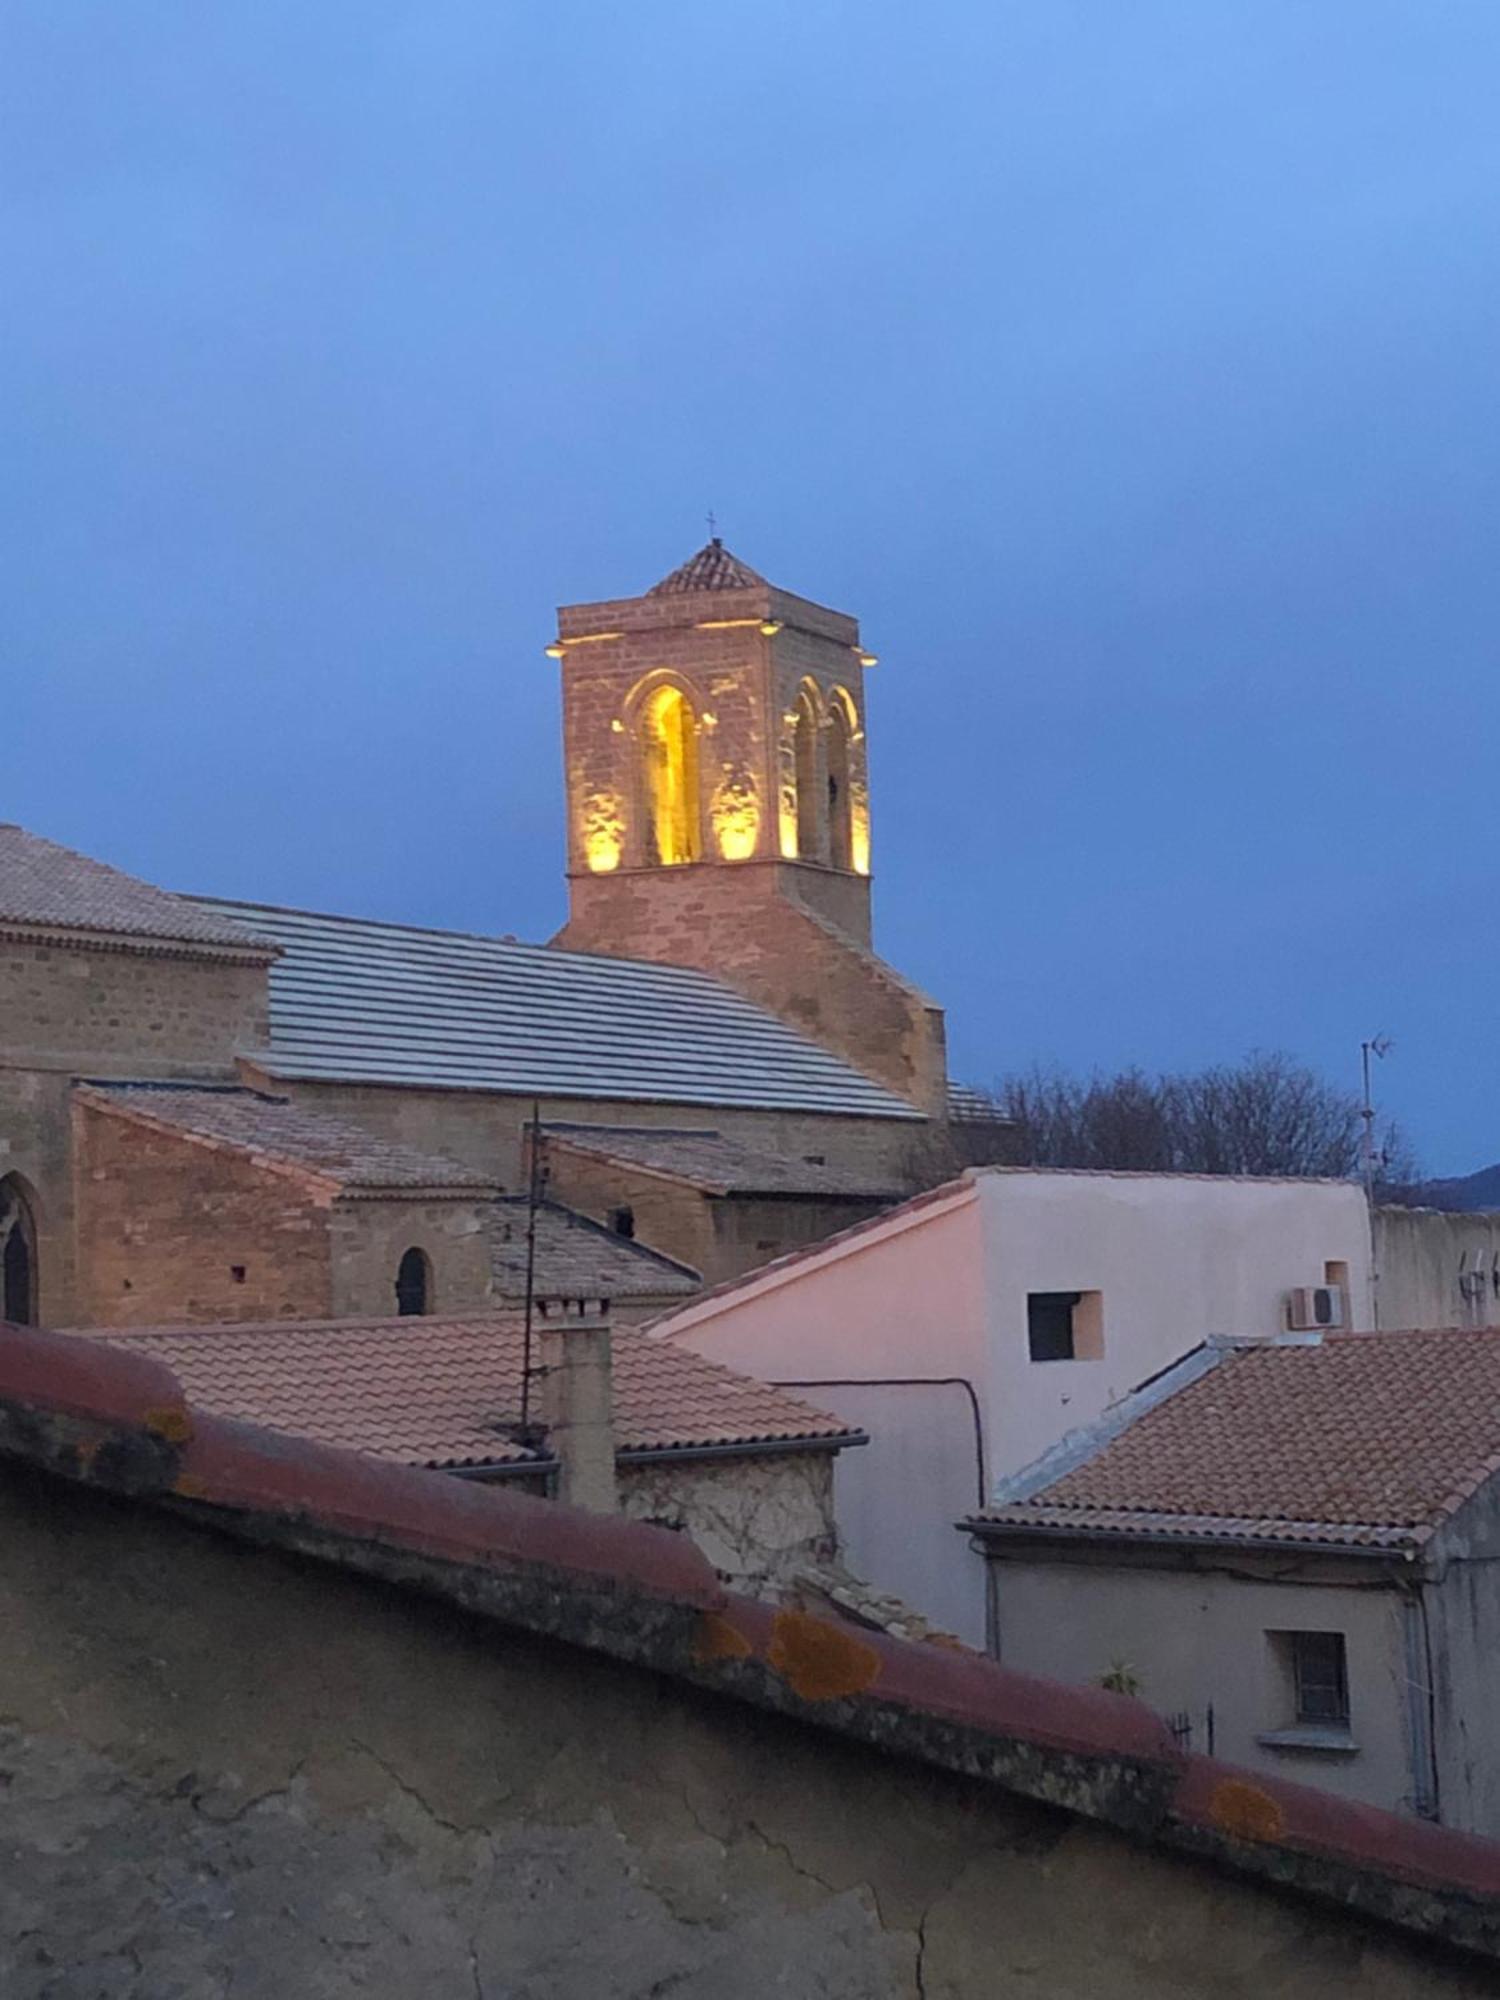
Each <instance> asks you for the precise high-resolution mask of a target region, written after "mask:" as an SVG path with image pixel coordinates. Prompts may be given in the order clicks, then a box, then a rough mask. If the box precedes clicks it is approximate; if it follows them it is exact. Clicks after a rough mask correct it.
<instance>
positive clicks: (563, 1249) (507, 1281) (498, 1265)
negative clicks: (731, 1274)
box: [490, 1194, 703, 1299]
mask: <svg viewBox="0 0 1500 2000" xmlns="http://www.w3.org/2000/svg"><path fill="white" fill-rule="evenodd" d="M530 1221H531V1217H530V1204H529V1203H528V1201H527V1198H526V1196H525V1195H523V1194H511V1195H503V1196H502V1197H501V1198H500V1200H499V1201H497V1202H496V1203H495V1204H494V1222H493V1225H492V1226H491V1229H490V1269H491V1270H492V1271H493V1273H494V1278H495V1290H496V1292H497V1293H498V1295H499V1296H500V1297H501V1298H502V1299H517V1298H524V1297H525V1296H526V1252H527V1243H526V1239H527V1234H528V1231H529V1227H530ZM702 1289H703V1280H702V1278H701V1277H700V1276H699V1274H698V1273H697V1272H696V1271H695V1270H693V1268H692V1266H691V1265H688V1264H679V1263H678V1262H677V1260H676V1258H675V1257H666V1256H663V1254H662V1252H661V1251H660V1250H653V1249H651V1248H650V1247H649V1246H648V1245H647V1244H645V1243H638V1242H636V1240H635V1239H634V1238H633V1237H630V1236H620V1235H618V1234H617V1233H616V1232H615V1231H614V1230H613V1229H606V1228H605V1227H604V1224H603V1223H602V1222H594V1221H591V1220H590V1218H589V1217H588V1216H586V1215H579V1214H578V1213H577V1211H576V1210H574V1209H571V1208H564V1207H563V1205H562V1203H561V1202H556V1201H543V1202H539V1203H538V1205H537V1211H536V1261H535V1265H534V1267H533V1270H532V1291H533V1293H534V1295H535V1296H536V1297H538V1298H564V1299H595V1298H604V1299H659V1298H690V1297H692V1296H693V1295H694V1294H695V1293H697V1292H700V1291H702Z"/></svg>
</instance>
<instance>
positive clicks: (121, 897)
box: [0, 822, 269, 956]
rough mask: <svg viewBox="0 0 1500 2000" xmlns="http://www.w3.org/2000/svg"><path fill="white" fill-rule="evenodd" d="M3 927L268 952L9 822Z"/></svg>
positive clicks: (194, 908) (225, 922) (2, 851)
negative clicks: (21, 927)
mask: <svg viewBox="0 0 1500 2000" xmlns="http://www.w3.org/2000/svg"><path fill="white" fill-rule="evenodd" d="M7 923H10V924H26V925H28V926H30V925H35V926H36V928H37V929H39V930H51V931H58V930H73V931H92V932H94V933H95V934H96V935H98V934H100V933H102V934H104V935H106V936H114V937H130V938H139V939H141V940H143V941H150V942H153V943H161V944H172V945H215V946H220V947H224V948H235V947H237V948H238V949H239V950H240V951H247V950H248V951H250V952H252V953H255V954H256V955H257V956H260V955H267V956H268V955H269V954H268V953H267V952H266V948H265V943H264V940H262V939H257V938H253V937H249V936H247V935H246V933H245V932H244V931H243V930H241V929H240V927H239V925H238V924H237V923H235V922H234V921H233V920H232V919H231V918H229V917H227V916H225V915H223V914H222V913H221V912H220V911H218V910H211V909H207V908H204V907H203V906H202V905H200V904H196V903H190V902H187V901H185V900H184V899H183V898H182V897H180V896H169V895H168V894H167V892H166V891H165V890H164V889H157V888H153V887H152V885H151V883H149V882H142V881H141V880H140V879H139V878H138V877H137V876H135V875H126V874H123V873H122V872H121V870H120V869H118V868H111V867H109V866H108V865H107V864H106V863H105V862H103V861H95V860H93V859H91V858H90V856H88V855H87V854H79V853H77V852H76V851H75V850H74V849H73V848H71V847H60V846H59V845H58V843H57V842H56V841H55V840H43V838H42V837H41V835H40V834H37V833H28V832H27V831H26V829H25V827H23V826H13V825H11V824H9V823H8V822H7V823H3V824H0V925H4V924H7Z"/></svg>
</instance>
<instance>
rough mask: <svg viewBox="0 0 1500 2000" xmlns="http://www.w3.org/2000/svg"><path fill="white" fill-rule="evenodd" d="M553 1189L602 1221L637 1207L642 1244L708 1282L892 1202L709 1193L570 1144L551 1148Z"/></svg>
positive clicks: (554, 1194)
mask: <svg viewBox="0 0 1500 2000" xmlns="http://www.w3.org/2000/svg"><path fill="white" fill-rule="evenodd" d="M547 1163H548V1174H549V1178H548V1193H549V1194H550V1195H551V1196H552V1197H553V1199H554V1200H556V1201H561V1202H566V1204H567V1205H568V1207H569V1208H576V1209H578V1210H579V1211H580V1212H581V1213H582V1214H584V1215H588V1216H592V1217H593V1218H594V1220H595V1221H596V1222H602V1223H605V1224H608V1223H609V1221H610V1218H611V1216H612V1214H613V1212H614V1210H616V1209H617V1208H620V1207H627V1208H629V1210H630V1212H631V1214H632V1216H633V1217H634V1218H635V1233H636V1238H637V1240H638V1241H639V1242H642V1243H647V1244H649V1245H650V1246H651V1248H652V1249H653V1250H661V1251H663V1252H665V1254H666V1255H667V1256H669V1257H675V1258H677V1259H678V1260H679V1262H681V1263H684V1264H691V1265H692V1266H693V1268H694V1270H696V1271H701V1272H702V1273H703V1277H704V1280H705V1282H706V1283H707V1284H710V1285H716V1284H719V1283H721V1282H722V1281H723V1280H724V1279H725V1278H735V1277H738V1276H739V1275H740V1273H741V1272H742V1271H753V1270H754V1269H755V1268H756V1266H757V1265H759V1264H765V1263H768V1262H769V1261H770V1260H771V1259H772V1258H773V1257H780V1256H783V1255H784V1254H785V1253H786V1252H787V1251H788V1250H796V1249H800V1248H801V1246H802V1245H803V1244H805V1243H817V1242H821V1241H822V1240H823V1238H824V1237H827V1236H832V1235H833V1234H834V1233H835V1232H836V1231H838V1230H840V1229H847V1228H848V1227H849V1226H850V1224H851V1223H855V1222H861V1221H863V1220H864V1218H865V1217H866V1216H868V1215H873V1214H875V1213H877V1212H878V1210H879V1209H880V1208H882V1207H883V1206H885V1204H883V1203H881V1202H878V1201H877V1202H872V1201H861V1200H852V1199H840V1200H828V1201H818V1200H812V1199H809V1198H808V1197H806V1196H796V1197H793V1196H786V1197H780V1198H778V1197H776V1196H746V1195H707V1194H703V1193H701V1192H700V1191H699V1190H698V1189H697V1188H692V1187H687V1186H685V1185H684V1184H683V1183H682V1182H680V1181H669V1180H665V1179H663V1178H662V1176H661V1175H659V1174H648V1173H643V1172H641V1171H640V1170H639V1169H632V1168H631V1167H630V1166H628V1165H623V1164H622V1165H619V1166H616V1165H615V1164H613V1163H612V1162H611V1161H609V1160H601V1159H594V1158H590V1157H589V1155H587V1154H585V1153H578V1152H573V1151H571V1150H570V1149H569V1148H568V1147H567V1146H566V1145H553V1146H549V1147H548V1148H547Z"/></svg>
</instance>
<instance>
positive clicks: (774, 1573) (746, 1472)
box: [620, 1451, 838, 1597]
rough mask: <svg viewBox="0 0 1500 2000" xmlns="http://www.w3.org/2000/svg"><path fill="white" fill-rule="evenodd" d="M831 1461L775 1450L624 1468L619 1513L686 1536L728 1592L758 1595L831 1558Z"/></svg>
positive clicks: (817, 1454) (824, 1454)
mask: <svg viewBox="0 0 1500 2000" xmlns="http://www.w3.org/2000/svg"><path fill="white" fill-rule="evenodd" d="M833 1461H834V1454H833V1453H832V1452H828V1451H799V1452H786V1451H780V1452H767V1453H766V1455H765V1456H764V1457H750V1456H746V1457H743V1458H739V1457H736V1458H713V1459H698V1460H696V1461H694V1460H678V1461H674V1460H665V1461H661V1462H658V1463H655V1464H650V1465H623V1466H621V1468H620V1512H621V1513H622V1514H624V1515H625V1516H626V1518H627V1519H628V1520H631V1521H652V1522H654V1523H655V1524H656V1525H657V1526H658V1527H663V1528H675V1529H679V1530H680V1531H682V1532H683V1533H685V1534H688V1535H691V1536H692V1538H693V1540H694V1541H695V1542H696V1543H697V1544H698V1547H699V1548H700V1549H702V1551H703V1553H704V1555H705V1556H707V1558H708V1560H709V1561H710V1562H711V1563H712V1564H713V1566H714V1568H715V1569H716V1570H717V1571H718V1572H719V1574H720V1576H721V1577H723V1578H724V1579H725V1580H726V1581H727V1582H728V1583H730V1585H731V1586H732V1588H734V1589H736V1590H743V1591H746V1592H747V1593H748V1594H749V1595H751V1596H753V1597H754V1596H764V1595H765V1594H766V1592H767V1591H768V1589H771V1588H774V1587H777V1586H782V1587H790V1586H792V1585H794V1584H795V1583H796V1582H797V1581H798V1579H799V1578H800V1577H801V1575H802V1574H803V1572H804V1571H806V1570H807V1569H809V1568H812V1567H816V1566H820V1565H822V1564H825V1563H829V1562H832V1561H833V1559H834V1557H835V1554H836V1552H837V1547H838V1531H837V1529H836V1527H835V1525H834V1518H833Z"/></svg>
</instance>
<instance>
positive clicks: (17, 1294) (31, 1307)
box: [0, 1180, 37, 1326]
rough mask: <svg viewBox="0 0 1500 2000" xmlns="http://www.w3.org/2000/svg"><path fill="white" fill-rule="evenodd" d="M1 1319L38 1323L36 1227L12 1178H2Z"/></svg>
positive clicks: (24, 1323)
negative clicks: (5, 1179) (6, 1179)
mask: <svg viewBox="0 0 1500 2000" xmlns="http://www.w3.org/2000/svg"><path fill="white" fill-rule="evenodd" d="M0 1319H6V1320H9V1321H10V1322H11V1323H12V1324H13V1325H15V1326H35V1325H36V1323H37V1283H36V1230H35V1227H34V1226H33V1223H32V1219H31V1210H30V1208H29V1207H28V1206H27V1204H26V1198H25V1196H24V1195H23V1194H22V1193H21V1190H20V1188H19V1187H18V1186H17V1184H16V1182H15V1181H13V1180H10V1181H0Z"/></svg>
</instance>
